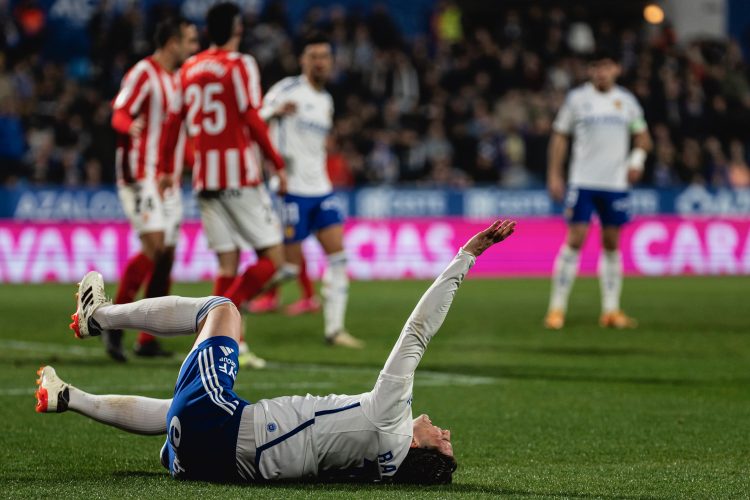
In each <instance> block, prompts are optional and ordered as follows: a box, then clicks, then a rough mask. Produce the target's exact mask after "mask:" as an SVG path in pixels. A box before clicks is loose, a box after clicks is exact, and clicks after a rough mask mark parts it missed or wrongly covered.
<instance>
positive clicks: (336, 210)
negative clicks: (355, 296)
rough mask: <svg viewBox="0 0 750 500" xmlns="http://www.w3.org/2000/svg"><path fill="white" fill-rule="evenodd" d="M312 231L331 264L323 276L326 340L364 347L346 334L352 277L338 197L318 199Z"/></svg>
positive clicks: (342, 344)
mask: <svg viewBox="0 0 750 500" xmlns="http://www.w3.org/2000/svg"><path fill="white" fill-rule="evenodd" d="M311 228H312V230H313V231H315V236H316V237H317V238H318V241H319V242H320V245H321V246H322V247H323V251H324V252H325V254H326V257H327V260H328V265H327V266H326V270H325V272H324V273H323V287H322V290H321V291H322V295H323V320H324V333H325V338H326V341H327V342H328V343H330V344H333V345H341V346H345V347H352V348H362V347H364V343H363V342H362V341H361V340H359V339H357V338H355V337H353V336H352V335H350V334H349V333H348V332H347V331H346V326H345V317H346V306H347V303H348V301H349V276H348V275H347V273H346V261H347V259H346V251H345V250H344V214H343V210H342V209H341V207H340V206H339V203H338V198H336V197H335V196H334V195H332V194H329V195H327V196H325V197H322V198H320V199H319V200H318V202H317V204H316V207H315V211H314V212H313V220H312V223H311Z"/></svg>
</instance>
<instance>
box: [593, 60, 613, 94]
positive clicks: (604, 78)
mask: <svg viewBox="0 0 750 500" xmlns="http://www.w3.org/2000/svg"><path fill="white" fill-rule="evenodd" d="M619 76H620V65H619V64H617V63H616V62H615V61H613V60H612V59H602V60H600V61H592V62H591V64H589V78H591V82H592V83H593V84H594V86H595V87H596V88H598V89H599V90H609V89H610V88H611V87H612V86H613V85H614V84H615V82H616V81H617V78H618V77H619Z"/></svg>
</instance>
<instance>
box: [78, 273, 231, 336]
mask: <svg viewBox="0 0 750 500" xmlns="http://www.w3.org/2000/svg"><path fill="white" fill-rule="evenodd" d="M77 296H78V297H77V308H76V313H75V314H74V315H73V323H72V324H71V325H70V327H71V329H72V330H73V331H74V332H75V334H76V336H77V337H79V338H87V337H93V336H97V335H99V334H101V332H102V330H114V329H122V330H124V329H139V330H145V331H147V332H149V333H151V334H153V335H156V336H159V337H175V336H181V335H192V334H194V333H196V332H198V331H199V329H200V323H201V321H203V320H204V319H205V317H206V315H207V314H208V312H209V311H211V310H212V309H213V308H215V307H217V306H218V305H220V304H226V303H229V302H230V301H229V299H227V298H226V297H215V296H211V297H201V298H191V297H178V296H175V295H170V296H167V297H155V298H150V299H143V300H139V301H136V302H131V303H129V304H111V303H109V301H107V299H106V296H105V293H104V281H103V280H102V276H101V274H99V273H98V272H96V271H91V272H89V273H88V274H86V276H84V278H83V279H82V280H81V283H80V285H79V288H78V294H77Z"/></svg>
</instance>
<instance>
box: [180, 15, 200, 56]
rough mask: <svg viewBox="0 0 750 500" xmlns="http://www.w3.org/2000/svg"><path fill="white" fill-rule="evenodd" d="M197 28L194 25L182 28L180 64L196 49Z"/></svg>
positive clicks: (197, 45) (197, 47)
mask: <svg viewBox="0 0 750 500" xmlns="http://www.w3.org/2000/svg"><path fill="white" fill-rule="evenodd" d="M199 48H200V44H199V42H198V28H196V27H195V25H194V24H187V25H184V26H183V27H182V38H181V39H180V49H179V51H180V63H182V62H184V61H185V59H187V58H188V57H190V56H192V55H193V54H195V53H196V52H198V49H199Z"/></svg>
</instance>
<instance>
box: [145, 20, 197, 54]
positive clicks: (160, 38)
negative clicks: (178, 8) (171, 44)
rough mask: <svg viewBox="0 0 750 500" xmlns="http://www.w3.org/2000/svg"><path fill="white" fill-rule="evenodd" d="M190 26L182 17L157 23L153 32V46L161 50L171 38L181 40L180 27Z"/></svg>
mask: <svg viewBox="0 0 750 500" xmlns="http://www.w3.org/2000/svg"><path fill="white" fill-rule="evenodd" d="M190 24H191V23H190V21H188V20H187V19H185V18H184V17H169V18H167V19H163V20H161V21H159V24H157V25H156V30H155V31H154V45H156V47H157V48H159V49H161V48H163V47H164V46H165V45H166V44H167V42H168V41H169V40H170V39H171V38H172V37H177V38H178V39H179V38H182V27H183V26H189V25H190Z"/></svg>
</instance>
